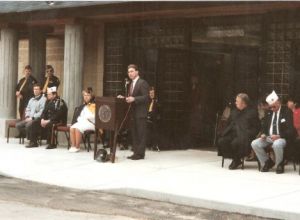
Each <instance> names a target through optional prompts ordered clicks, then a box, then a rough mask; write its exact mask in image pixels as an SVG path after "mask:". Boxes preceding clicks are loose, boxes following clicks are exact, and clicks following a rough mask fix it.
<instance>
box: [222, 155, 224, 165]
mask: <svg viewBox="0 0 300 220" xmlns="http://www.w3.org/2000/svg"><path fill="white" fill-rule="evenodd" d="M222 167H224V157H223V156H222Z"/></svg>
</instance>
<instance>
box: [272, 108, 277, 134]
mask: <svg viewBox="0 0 300 220" xmlns="http://www.w3.org/2000/svg"><path fill="white" fill-rule="evenodd" d="M274 114H275V115H274V119H273V131H272V133H273V135H277V112H274Z"/></svg>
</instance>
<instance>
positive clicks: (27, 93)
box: [16, 65, 37, 119]
mask: <svg viewBox="0 0 300 220" xmlns="http://www.w3.org/2000/svg"><path fill="white" fill-rule="evenodd" d="M31 72H32V68H31V66H30V65H27V66H25V69H24V72H23V74H24V77H23V78H22V79H20V81H19V83H18V85H17V87H16V97H17V99H19V100H20V102H19V114H20V118H21V119H22V115H23V114H24V111H25V108H26V106H27V104H28V102H29V100H30V99H31V98H32V97H33V96H34V95H33V85H34V84H36V83H37V81H36V79H35V78H34V77H33V76H32V75H31Z"/></svg>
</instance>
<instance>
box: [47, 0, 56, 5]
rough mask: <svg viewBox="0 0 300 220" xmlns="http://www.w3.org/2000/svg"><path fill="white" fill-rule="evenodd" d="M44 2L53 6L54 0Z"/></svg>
mask: <svg viewBox="0 0 300 220" xmlns="http://www.w3.org/2000/svg"><path fill="white" fill-rule="evenodd" d="M46 4H47V5H48V6H53V5H54V4H55V2H54V1H46Z"/></svg>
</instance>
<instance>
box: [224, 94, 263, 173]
mask: <svg viewBox="0 0 300 220" xmlns="http://www.w3.org/2000/svg"><path fill="white" fill-rule="evenodd" d="M235 105H236V108H235V109H232V110H231V112H230V116H229V119H228V123H227V126H226V128H225V129H224V131H223V132H222V134H221V137H220V138H219V140H218V147H219V149H218V150H219V155H220V156H224V157H226V158H232V162H231V164H230V165H229V169H230V170H234V169H237V168H238V167H239V166H240V165H241V164H242V161H241V159H242V158H243V157H245V156H246V155H248V154H249V152H250V149H251V148H250V143H251V141H252V140H253V139H254V138H255V135H256V134H257V133H258V130H259V119H258V114H257V111H256V109H255V108H253V107H251V106H250V99H249V97H248V95H247V94H245V93H240V94H238V95H237V97H236V101H235Z"/></svg>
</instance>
